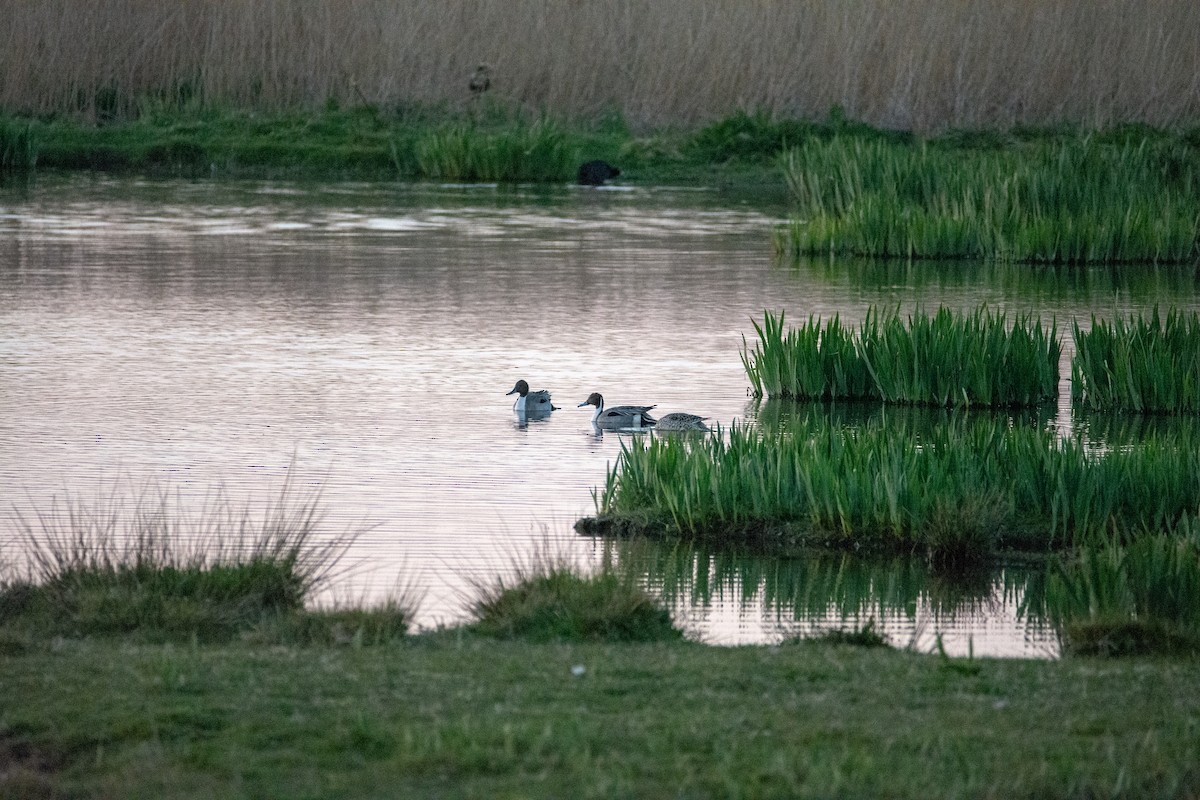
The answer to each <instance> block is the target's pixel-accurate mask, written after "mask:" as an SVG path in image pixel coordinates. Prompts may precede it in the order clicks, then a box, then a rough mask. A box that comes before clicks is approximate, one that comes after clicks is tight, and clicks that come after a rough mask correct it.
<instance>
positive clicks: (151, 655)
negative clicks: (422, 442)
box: [0, 632, 1200, 799]
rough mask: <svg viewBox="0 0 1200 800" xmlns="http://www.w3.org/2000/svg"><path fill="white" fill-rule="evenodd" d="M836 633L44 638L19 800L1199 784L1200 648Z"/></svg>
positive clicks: (1022, 791)
mask: <svg viewBox="0 0 1200 800" xmlns="http://www.w3.org/2000/svg"><path fill="white" fill-rule="evenodd" d="M965 663H966V662H962V661H944V660H942V659H940V658H938V657H936V656H918V655H910V654H903V653H896V652H892V651H887V650H878V649H870V650H867V649H862V648H852V647H844V646H828V645H794V646H784V647H743V648H732V649H730V648H711V647H705V646H703V645H697V644H691V643H675V644H531V643H529V642H525V641H516V642H503V641H495V640H489V639H479V638H475V637H472V636H464V635H460V634H457V633H454V632H448V633H446V634H440V635H433V636H426V637H418V638H416V639H413V640H409V641H407V642H405V643H403V644H394V645H389V646H386V647H380V648H354V647H339V648H320V647H318V648H300V647H291V646H287V647H273V648H262V647H253V646H247V645H242V644H230V645H219V646H217V645H210V646H201V647H189V646H183V647H162V646H149V645H130V644H128V643H125V642H122V641H119V640H82V641H81V640H65V641H60V642H58V643H51V642H46V643H44V644H39V645H37V646H35V647H31V648H29V649H27V650H25V651H23V652H21V653H17V654H14V653H6V654H5V655H4V656H3V657H2V658H0V685H3V686H4V688H5V691H4V692H3V693H2V694H0V753H3V759H4V761H3V763H4V764H5V768H4V769H3V770H2V771H0V796H3V797H14V798H16V797H19V798H24V799H27V798H37V797H46V798H48V797H114V796H116V797H164V796H170V797H175V798H189V797H197V798H198V797H213V796H221V797H231V798H233V797H294V798H303V797H313V798H316V797H321V798H350V797H378V796H381V795H387V796H414V797H415V796H438V797H447V798H452V797H463V798H466V797H505V796H520V797H564V796H572V797H605V798H610V797H659V796H681V795H682V796H687V797H729V796H737V797H789V798H793V797H814V798H815V797H829V796H830V795H837V796H839V797H862V798H868V797H871V798H874V797H882V796H886V797H893V798H938V797H946V798H950V797H964V796H969V797H993V796H994V797H1000V796H1003V797H1052V798H1054V797H1063V798H1075V797H1095V796H1105V797H1108V796H1122V797H1146V798H1150V797H1153V798H1186V797H1194V796H1196V793H1197V792H1198V791H1200V772H1198V771H1197V768H1196V765H1195V744H1196V730H1195V720H1196V719H1197V717H1198V716H1200V700H1198V699H1197V698H1196V696H1195V693H1194V692H1189V691H1184V690H1183V688H1184V687H1187V686H1194V685H1196V683H1197V682H1198V681H1200V662H1196V661H1194V660H1193V661H1167V660H1145V659H1141V660H1130V661H1111V662H1096V661H1093V660H1090V659H1080V660H1073V661H1062V662H1020V661H975V662H971V666H972V667H973V668H972V669H965V668H960V667H961V666H963V665H964V664H965Z"/></svg>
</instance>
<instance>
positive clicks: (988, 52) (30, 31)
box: [0, 0, 1200, 131]
mask: <svg viewBox="0 0 1200 800" xmlns="http://www.w3.org/2000/svg"><path fill="white" fill-rule="evenodd" d="M480 63H486V64H489V65H490V66H491V90H490V92H489V94H490V95H491V96H492V97H496V98H500V99H502V100H504V101H506V102H510V103H515V104H517V105H518V106H519V107H521V108H527V109H532V110H544V111H548V112H550V113H552V114H555V115H558V116H563V117H568V118H587V117H594V116H597V115H601V114H604V113H607V112H612V111H616V112H619V113H621V114H623V115H624V117H625V118H626V119H627V120H628V121H629V122H630V123H631V124H633V125H634V126H635V127H644V126H661V125H682V126H687V125H693V124H697V123H704V122H709V121H712V120H713V119H716V118H720V117H724V116H727V115H728V114H730V113H732V112H734V111H736V110H739V109H741V110H762V111H767V112H772V113H776V114H780V115H787V116H794V117H800V118H824V117H825V116H826V115H827V114H828V113H829V111H830V109H831V108H833V107H834V106H839V107H841V108H842V109H843V110H844V112H845V114H846V116H847V117H849V118H852V119H857V120H862V121H865V122H868V123H871V124H874V125H878V126H883V127H893V128H904V129H913V130H918V131H935V130H941V129H944V128H948V127H959V128H981V127H1009V126H1012V125H1018V124H1029V125H1045V124H1054V123H1060V122H1068V123H1074V124H1080V125H1084V126H1096V127H1104V126H1108V125H1111V124H1114V123H1120V122H1130V121H1136V122H1144V123H1148V124H1151V125H1156V126H1169V125H1173V124H1180V123H1194V122H1195V121H1196V120H1197V119H1200V3H1197V2H1195V0H1039V1H1038V2H1033V0H977V1H976V2H954V3H946V2H939V0H800V1H796V0H755V1H754V2H740V3H735V2H728V1H727V0H570V1H562V2H556V1H553V0H438V2H425V1H423V0H339V1H338V2H306V1H304V0H192V2H186V3H185V2H161V0H42V1H41V2H32V0H0V108H2V109H5V110H8V111H16V112H32V113H46V112H63V111H67V112H82V113H83V114H85V115H100V116H103V115H104V114H109V113H116V114H120V113H123V112H128V111H131V110H133V109H135V108H136V107H137V106H138V104H141V103H145V102H146V100H147V98H151V99H153V98H160V99H165V100H167V101H168V102H175V101H178V100H179V99H180V98H183V99H191V100H192V101H197V102H199V103H200V104H202V105H211V106H234V107H253V108H257V109H262V110H280V109H290V108H314V107H318V106H321V105H323V104H325V103H327V102H329V101H336V102H338V103H339V104H341V105H357V104H360V103H363V102H364V101H366V102H369V103H373V104H377V105H379V106H380V107H383V108H391V107H395V106H404V105H407V104H412V103H418V104H448V105H450V106H451V107H454V106H457V105H466V104H468V103H470V102H471V92H470V90H469V89H468V83H469V81H470V77H471V75H472V74H473V72H474V70H475V68H476V65H478V64H480Z"/></svg>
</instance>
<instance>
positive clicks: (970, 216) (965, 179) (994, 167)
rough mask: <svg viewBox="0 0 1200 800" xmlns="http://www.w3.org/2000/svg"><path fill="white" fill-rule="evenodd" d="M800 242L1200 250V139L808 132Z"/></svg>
mask: <svg viewBox="0 0 1200 800" xmlns="http://www.w3.org/2000/svg"><path fill="white" fill-rule="evenodd" d="M782 164H783V169H784V172H785V174H786V178H787V182H788V185H789V187H790V188H791V192H792V196H793V199H794V201H795V203H796V211H795V213H796V215H797V218H796V219H795V220H794V221H792V222H790V223H788V224H787V225H785V226H784V227H783V228H781V229H780V230H778V231H777V232H776V237H775V239H776V249H777V250H779V251H781V252H784V253H788V254H792V255H801V254H822V253H825V254H835V255H858V256H875V257H885V258H904V259H914V258H918V259H929V258H955V259H996V260H1011V261H1022V262H1037V263H1045V264H1092V263H1103V264H1111V263H1118V262H1151V263H1193V262H1194V261H1195V260H1196V259H1197V258H1200V150H1198V149H1197V147H1196V146H1195V143H1194V142H1188V141H1183V140H1176V139H1173V138H1169V137H1159V136H1151V135H1149V134H1148V132H1146V131H1136V130H1135V131H1132V132H1131V133H1130V134H1128V135H1125V134H1122V132H1121V131H1117V132H1115V133H1114V134H1111V135H1109V136H1107V137H1105V136H1101V135H1086V136H1075V137H1067V138H1057V137H1050V138H1045V139H1039V140H1036V141H1032V142H1014V143H1012V144H1010V145H1009V146H1006V147H1003V148H999V149H992V148H975V147H970V148H960V147H950V146H944V145H942V146H939V145H938V144H937V143H928V142H921V143H917V144H906V143H892V142H888V141H885V140H881V139H865V138H862V137H855V138H843V137H837V138H834V139H830V140H819V139H810V140H808V141H806V142H804V143H803V144H800V145H798V146H796V147H795V148H794V149H791V150H789V151H788V152H787V153H786V154H785V155H784V156H783V159H782Z"/></svg>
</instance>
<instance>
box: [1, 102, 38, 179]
mask: <svg viewBox="0 0 1200 800" xmlns="http://www.w3.org/2000/svg"><path fill="white" fill-rule="evenodd" d="M37 160H38V137H37V134H36V133H35V132H34V128H33V123H32V122H30V121H28V120H20V119H16V118H14V117H9V116H6V115H3V114H0V170H14V171H18V170H31V169H33V168H34V167H36V166H37Z"/></svg>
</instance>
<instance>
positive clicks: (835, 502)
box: [596, 418, 1200, 567]
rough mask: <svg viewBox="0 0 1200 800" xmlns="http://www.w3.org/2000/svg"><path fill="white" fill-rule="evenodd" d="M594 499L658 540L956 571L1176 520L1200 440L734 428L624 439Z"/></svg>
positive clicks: (952, 429)
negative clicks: (1100, 447) (823, 553)
mask: <svg viewBox="0 0 1200 800" xmlns="http://www.w3.org/2000/svg"><path fill="white" fill-rule="evenodd" d="M596 500H597V511H598V513H599V514H600V515H601V517H602V518H612V519H616V520H620V519H628V518H634V519H638V520H641V521H643V523H644V525H643V527H645V528H647V529H653V531H654V532H655V533H659V534H666V535H676V536H681V537H684V538H695V539H705V540H711V541H714V542H716V541H719V542H723V543H726V544H744V543H748V542H749V543H755V544H766V545H788V544H793V543H795V542H797V541H800V542H808V543H817V544H827V545H832V546H836V547H852V548H863V547H866V548H869V549H877V550H888V551H910V552H912V551H915V552H921V553H924V554H926V555H928V557H929V558H930V561H931V563H932V564H933V565H934V566H939V567H959V566H969V565H970V564H971V562H973V561H978V560H980V559H984V558H988V557H990V556H991V555H992V554H993V553H994V552H995V551H996V549H997V548H1020V549H1028V550H1050V549H1056V548H1063V547H1070V546H1072V545H1074V544H1077V543H1080V542H1083V541H1087V540H1088V539H1089V537H1093V536H1097V535H1100V534H1104V533H1106V532H1111V531H1114V530H1120V531H1162V530H1170V529H1172V527H1173V526H1175V525H1177V524H1178V522H1179V520H1180V519H1182V518H1184V517H1185V516H1186V515H1189V514H1195V513H1196V511H1197V509H1198V508H1200V442H1197V441H1196V440H1195V438H1194V437H1188V436H1186V435H1184V436H1163V437H1151V438H1149V439H1147V440H1146V442H1144V443H1143V444H1141V445H1139V446H1137V447H1133V448H1128V449H1122V450H1112V451H1108V452H1103V453H1093V452H1091V451H1089V450H1088V449H1087V448H1086V447H1084V445H1083V443H1082V442H1080V441H1077V440H1075V439H1060V438H1059V437H1058V436H1057V434H1056V433H1055V432H1053V431H1048V430H1041V429H1035V428H1029V427H1025V426H1009V425H1008V423H1007V421H1006V420H972V419H966V418H960V419H957V420H954V421H952V422H950V423H947V424H945V425H942V426H938V427H936V428H933V429H928V430H925V431H923V432H921V433H920V434H919V435H918V434H917V433H916V432H914V431H913V430H912V429H910V428H908V427H907V426H904V425H902V424H900V425H896V424H888V423H886V422H883V421H871V422H868V423H867V424H865V425H862V426H859V427H855V428H842V427H838V426H833V425H825V424H821V423H820V422H815V423H809V424H807V425H803V424H797V425H795V426H794V427H793V428H792V430H791V432H790V433H789V434H786V435H765V434H763V433H760V432H758V431H756V430H754V429H752V428H749V427H747V426H737V425H735V426H734V427H732V428H730V429H729V431H728V432H727V435H713V436H710V437H706V438H703V439H696V440H690V441H682V440H680V441H672V440H668V439H666V438H659V437H654V438H651V439H650V440H649V441H647V442H645V443H641V442H639V443H635V444H633V445H623V447H622V449H621V453H620V455H619V456H618V459H617V461H616V463H615V464H614V465H613V466H612V467H611V468H610V470H609V473H608V476H607V480H606V484H605V487H604V489H603V491H602V492H600V493H598V494H597V498H596Z"/></svg>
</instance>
